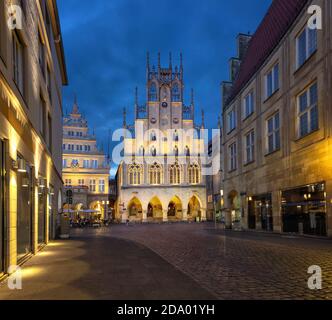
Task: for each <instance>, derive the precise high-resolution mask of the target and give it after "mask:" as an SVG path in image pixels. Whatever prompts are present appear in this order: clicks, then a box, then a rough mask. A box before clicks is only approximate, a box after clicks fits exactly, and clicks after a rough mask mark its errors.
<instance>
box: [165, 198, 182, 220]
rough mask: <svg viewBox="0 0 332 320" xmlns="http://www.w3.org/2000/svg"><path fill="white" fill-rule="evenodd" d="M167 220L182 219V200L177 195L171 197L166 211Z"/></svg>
mask: <svg viewBox="0 0 332 320" xmlns="http://www.w3.org/2000/svg"><path fill="white" fill-rule="evenodd" d="M167 216H168V220H182V202H181V200H180V198H179V197H177V196H175V197H173V198H172V199H171V201H170V203H169V205H168V211H167Z"/></svg>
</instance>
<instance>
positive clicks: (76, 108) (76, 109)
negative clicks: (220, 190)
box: [72, 93, 79, 114]
mask: <svg viewBox="0 0 332 320" xmlns="http://www.w3.org/2000/svg"><path fill="white" fill-rule="evenodd" d="M78 113H79V110H78V104H77V95H76V93H75V95H74V104H73V110H72V114H78Z"/></svg>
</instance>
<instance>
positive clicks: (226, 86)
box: [221, 81, 233, 109]
mask: <svg viewBox="0 0 332 320" xmlns="http://www.w3.org/2000/svg"><path fill="white" fill-rule="evenodd" d="M232 88H233V83H232V82H229V81H223V82H222V83H221V96H222V107H223V109H224V108H225V107H226V102H227V100H228V98H229V97H230V94H231V93H232Z"/></svg>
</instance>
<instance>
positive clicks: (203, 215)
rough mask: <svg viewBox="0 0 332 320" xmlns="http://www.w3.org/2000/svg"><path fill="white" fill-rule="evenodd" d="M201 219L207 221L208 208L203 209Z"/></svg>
mask: <svg viewBox="0 0 332 320" xmlns="http://www.w3.org/2000/svg"><path fill="white" fill-rule="evenodd" d="M201 221H202V222H205V221H206V209H201Z"/></svg>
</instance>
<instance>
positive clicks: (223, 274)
mask: <svg viewBox="0 0 332 320" xmlns="http://www.w3.org/2000/svg"><path fill="white" fill-rule="evenodd" d="M111 235H112V236H114V237H121V238H126V239H131V240H134V241H137V242H139V243H141V244H143V245H145V246H147V247H149V248H150V249H151V250H153V251H155V252H157V253H158V254H159V255H161V256H162V257H163V258H165V259H166V260H167V261H168V262H170V263H171V264H172V265H174V266H176V267H177V268H178V269H180V270H182V271H183V272H185V273H186V274H188V275H189V276H190V277H192V278H193V279H195V280H196V281H197V282H198V283H199V284H200V285H202V286H204V287H205V288H207V289H208V290H209V291H210V292H212V293H213V294H214V295H216V296H217V297H218V298H219V299H331V298H332V242H331V241H329V240H321V239H312V238H296V237H290V236H280V235H273V234H271V235H270V234H257V233H249V232H246V233H236V232H226V233H225V232H223V231H221V230H219V231H216V230H214V225H213V224H201V225H197V224H191V225H186V224H176V225H149V226H146V225H142V226H138V225H137V226H130V227H124V226H117V227H114V228H113V229H112V231H111ZM312 265H318V266H320V267H321V268H322V272H323V290H321V291H311V290H309V289H308V286H307V281H308V278H309V276H310V275H308V273H307V271H308V268H309V267H310V266H312Z"/></svg>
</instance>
